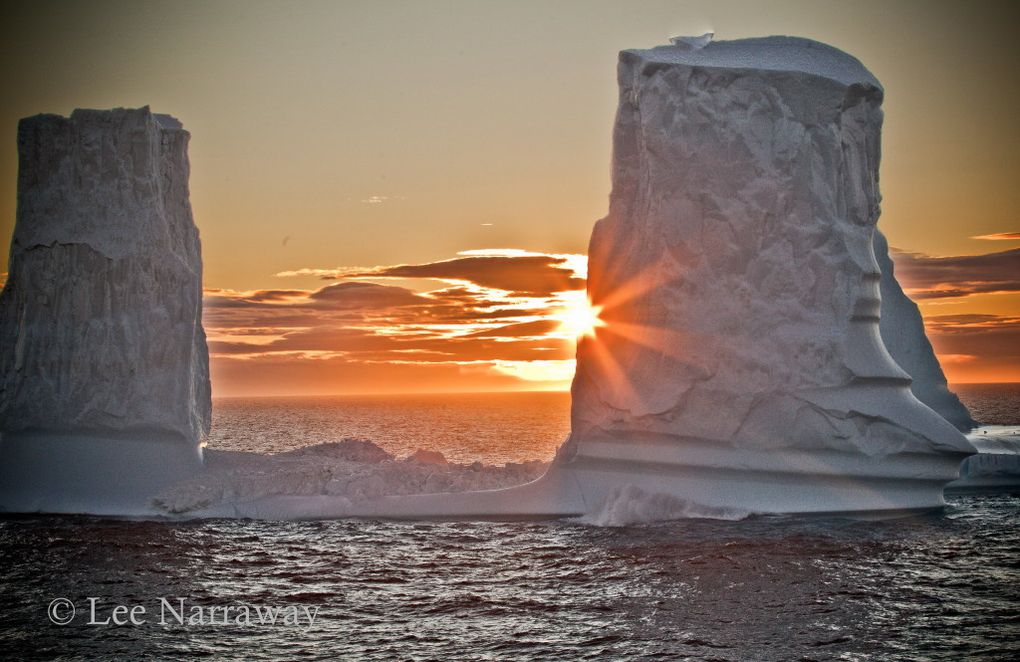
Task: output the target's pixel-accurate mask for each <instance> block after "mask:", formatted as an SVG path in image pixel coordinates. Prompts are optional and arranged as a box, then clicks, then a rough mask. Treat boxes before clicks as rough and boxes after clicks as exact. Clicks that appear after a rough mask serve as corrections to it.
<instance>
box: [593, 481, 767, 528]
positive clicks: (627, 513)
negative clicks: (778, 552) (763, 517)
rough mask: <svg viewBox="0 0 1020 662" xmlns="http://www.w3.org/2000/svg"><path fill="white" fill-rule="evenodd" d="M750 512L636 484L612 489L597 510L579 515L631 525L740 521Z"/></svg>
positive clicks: (604, 522)
mask: <svg viewBox="0 0 1020 662" xmlns="http://www.w3.org/2000/svg"><path fill="white" fill-rule="evenodd" d="M750 514H751V513H750V512H749V511H746V510H742V509H740V508H716V507H712V506H705V505H703V504H698V503H694V502H691V501H686V500H684V499H679V498H677V497H675V496H673V495H672V494H664V493H656V492H647V491H645V490H643V489H641V488H640V487H637V486H636V485H625V486H622V487H618V488H616V489H613V490H612V491H611V492H610V493H609V494H608V495H607V496H606V498H605V500H604V501H603V502H602V505H601V506H599V507H598V508H597V509H596V510H594V511H592V512H591V513H588V514H587V515H584V516H583V517H581V518H580V521H581V522H584V523H585V524H592V525H595V526H612V527H622V526H634V525H638V524H653V523H656V522H668V521H671V520H679V519H720V520H741V519H744V518H746V517H748V516H749V515H750Z"/></svg>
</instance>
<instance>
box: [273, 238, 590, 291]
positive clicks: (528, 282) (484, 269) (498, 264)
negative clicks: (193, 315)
mask: <svg viewBox="0 0 1020 662" xmlns="http://www.w3.org/2000/svg"><path fill="white" fill-rule="evenodd" d="M578 258H581V259H578ZM579 265H584V266H586V265H587V261H586V260H584V259H583V256H577V255H558V254H551V253H532V252H528V251H517V250H512V249H493V250H490V251H464V252H461V253H459V254H458V257H455V258H452V259H448V260H439V261H436V262H425V263H421V264H398V265H392V266H378V267H369V268H363V269H358V268H350V267H339V268H336V269H297V270H293V271H283V272H280V273H278V274H276V275H277V276H282V277H286V276H317V277H319V278H323V279H326V280H336V279H349V278H362V279H364V278H399V279H407V278H428V279H433V280H440V281H446V282H451V283H472V284H474V285H477V286H479V287H485V288H491V289H496V290H502V291H505V292H514V293H516V294H519V295H527V296H551V295H552V294H553V293H555V292H563V291H568V290H580V289H584V286H585V279H584V274H583V273H579V271H580V267H579Z"/></svg>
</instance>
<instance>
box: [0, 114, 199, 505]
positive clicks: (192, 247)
mask: <svg viewBox="0 0 1020 662" xmlns="http://www.w3.org/2000/svg"><path fill="white" fill-rule="evenodd" d="M188 138H189V135H188V133H187V132H186V131H184V130H183V128H182V127H181V125H180V123H179V122H177V120H175V119H173V118H171V117H169V116H165V115H154V114H152V113H151V112H149V109H148V108H142V109H135V110H130V109H117V110H112V111H96V110H76V111H75V112H74V113H73V114H72V115H71V117H70V118H65V117H59V116H55V115H38V116H35V117H30V118H26V119H24V120H22V121H21V123H20V124H19V126H18V150H19V158H20V166H19V167H20V169H19V174H18V216H17V223H16V225H15V230H14V237H13V241H12V244H11V259H10V273H9V275H8V279H7V283H6V285H5V287H4V289H3V293H2V294H0V432H2V434H3V441H2V444H3V447H2V452H0V471H6V472H7V473H10V472H14V471H15V470H16V466H17V463H18V462H20V461H27V460H25V458H26V457H28V456H31V458H32V460H31V461H32V462H35V463H36V464H38V465H39V466H38V467H37V469H38V470H39V471H42V472H43V473H44V474H46V475H55V474H54V472H59V471H62V470H65V469H66V467H62V465H66V464H69V463H74V462H75V460H74V459H73V458H74V457H76V455H74V454H72V455H70V456H66V457H59V456H54V457H52V458H50V459H49V460H48V459H47V458H46V457H44V456H45V455H46V451H45V450H44V449H45V448H48V447H50V446H54V445H59V446H63V445H67V444H72V451H73V453H75V454H81V456H82V457H83V458H84V460H85V461H86V462H87V463H88V462H89V458H93V459H95V458H98V457H100V456H102V454H103V452H105V451H99V450H98V449H97V445H102V444H100V442H101V441H102V440H106V441H109V443H111V444H119V445H125V447H126V448H127V450H126V451H124V452H126V453H128V454H127V455H124V454H123V453H122V452H121V450H118V452H117V453H114V456H115V457H111V458H109V460H110V461H112V462H117V461H118V460H117V458H118V457H120V458H121V459H124V460H126V461H127V462H128V463H130V462H131V461H132V460H131V455H130V454H131V453H132V452H137V451H138V450H139V449H140V448H141V447H142V446H151V445H152V444H154V443H156V444H161V445H163V446H167V445H169V447H170V448H171V449H174V448H176V450H164V451H157V450H156V449H155V448H153V453H155V455H154V457H153V461H154V462H155V463H156V464H160V463H162V464H164V467H165V469H166V473H171V474H172V473H175V472H176V469H175V467H177V463H180V464H181V466H185V465H194V464H195V463H196V461H197V462H198V463H199V464H200V454H199V451H198V444H199V441H200V439H201V437H202V436H203V435H204V434H205V433H206V432H208V430H209V424H210V413H211V400H210V385H209V366H208V354H207V349H206V343H205V333H204V331H203V329H202V323H201V314H202V261H201V252H200V245H199V237H198V230H197V228H196V227H195V224H194V221H193V220H192V213H191V205H190V202H189V199H188V174H189V164H188V154H187V146H188ZM135 442H137V444H136V446H137V448H136V447H132V446H131V444H132V443H135ZM108 445H109V444H106V446H108ZM118 448H119V446H118ZM86 449H89V450H86ZM53 450H54V452H56V448H55V446H54V449H53ZM92 451H95V452H94V453H92ZM164 453H165V454H166V457H164V458H163V459H160V458H161V455H162V454H164ZM175 453H176V454H177V455H179V456H181V457H179V458H178V460H179V462H177V461H175V460H174V459H172V458H171V457H170V456H173V455H174V454H175ZM26 454H27V455H26ZM47 465H51V466H47ZM4 467H6V468H4ZM177 468H180V467H177ZM136 470H137V467H135V468H129V467H124V471H123V472H122V473H125V474H127V473H132V472H133V471H136ZM142 473H146V472H145V471H142ZM152 474H153V475H152V477H153V478H155V477H158V476H159V475H160V474H161V471H160V469H159V467H158V466H154V467H152ZM36 478H37V479H38V480H42V481H43V482H44V478H39V477H38V476H37V477H36ZM64 478H66V476H65V477H64ZM80 478H81V479H82V481H85V482H87V480H86V477H85V476H81V477H80ZM72 482H73V481H72ZM26 489H31V488H30V486H29V487H26ZM9 491H10V490H8V492H9ZM80 496H81V497H82V498H85V499H87V495H80ZM56 500H58V501H59V498H56ZM0 505H4V504H2V503H0Z"/></svg>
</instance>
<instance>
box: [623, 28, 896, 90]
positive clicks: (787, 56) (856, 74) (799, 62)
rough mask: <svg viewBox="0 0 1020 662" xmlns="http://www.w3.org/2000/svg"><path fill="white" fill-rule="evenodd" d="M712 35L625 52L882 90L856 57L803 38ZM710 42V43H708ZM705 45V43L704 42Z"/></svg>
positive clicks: (669, 61)
mask: <svg viewBox="0 0 1020 662" xmlns="http://www.w3.org/2000/svg"><path fill="white" fill-rule="evenodd" d="M709 39H710V36H709V35H704V36H702V37H677V38H674V39H673V40H672V41H673V44H671V45H669V46H656V47H655V48H648V49H638V48H634V49H629V50H626V51H623V52H624V53H629V54H632V55H635V56H637V57H639V58H641V59H642V60H645V61H646V62H654V63H661V64H679V65H686V66H690V67H711V68H716V69H759V70H765V71H792V72H802V73H806V74H813V75H816V76H822V77H824V78H829V79H831V80H834V81H837V82H839V83H841V84H843V85H847V86H849V85H854V84H858V83H863V84H867V85H871V86H873V87H875V88H878V89H880V90H881V89H882V85H881V83H879V82H878V79H877V78H875V76H874V75H873V74H872V73H871V72H870V71H868V69H867V68H866V67H865V66H864V65H863V64H861V62H860V60H858V59H857V58H855V57H854V56H852V55H850V54H848V53H844V52H843V51H841V50H839V49H838V48H834V47H832V46H829V45H827V44H823V43H821V42H818V41H814V40H812V39H804V38H803V37H756V38H753V39H734V40H732V41H709ZM705 42H707V43H705ZM702 44H704V45H702Z"/></svg>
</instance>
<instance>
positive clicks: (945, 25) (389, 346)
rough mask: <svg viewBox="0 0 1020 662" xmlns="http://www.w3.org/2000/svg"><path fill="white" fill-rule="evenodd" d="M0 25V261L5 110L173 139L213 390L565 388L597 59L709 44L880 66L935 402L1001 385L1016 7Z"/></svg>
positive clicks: (596, 172)
mask: <svg viewBox="0 0 1020 662" xmlns="http://www.w3.org/2000/svg"><path fill="white" fill-rule="evenodd" d="M0 26H2V27H0V31H2V38H0V58H2V64H0V90H2V97H3V104H2V107H0V242H2V243H3V245H4V246H6V244H7V242H9V238H10V234H11V231H12V229H13V223H14V218H15V184H16V174H17V154H16V144H15V137H16V127H17V121H18V119H19V118H21V117H25V116H29V115H33V114H36V113H40V112H51V113H61V114H68V113H69V112H70V111H71V110H73V109H74V108H76V107H91V108H111V107H116V106H127V107H136V106H143V105H150V106H151V107H152V108H153V109H154V110H155V111H157V112H164V113H170V114H173V115H175V116H176V117H178V118H179V119H180V120H181V121H182V122H183V123H184V126H185V128H187V129H188V130H189V131H190V132H191V135H192V140H191V146H190V157H191V165H192V176H191V199H192V205H193V208H194V210H195V220H196V223H197V224H198V227H199V229H200V231H201V235H202V242H203V255H204V264H205V286H206V288H207V296H206V310H205V325H206V328H207V331H208V333H209V337H210V348H211V351H212V371H213V389H214V393H215V394H216V395H219V396H224V395H268V394H278V393H355V392H397V391H431V390H441V391H469V390H505V389H554V388H564V387H565V386H566V385H567V384H568V382H569V377H570V374H571V371H572V358H573V345H572V343H573V340H572V338H573V336H574V334H576V332H577V331H578V329H579V328H581V327H583V326H584V324H583V322H584V320H585V318H586V316H589V317H590V314H589V313H588V311H586V310H585V308H584V306H583V303H584V302H583V297H581V298H579V297H578V294H577V293H578V291H579V290H581V289H583V287H584V257H583V256H584V253H585V250H586V247H587V242H588V238H589V235H590V232H591V227H592V224H593V222H594V221H595V220H596V219H598V218H600V217H601V216H602V215H604V214H605V212H606V207H607V198H608V194H609V165H610V138H611V129H612V123H613V115H614V112H615V108H616V101H617V99H616V96H617V89H616V81H615V67H616V59H617V53H618V51H620V50H621V49H624V48H635V47H640V48H644V47H651V46H654V45H657V44H662V43H665V42H666V41H667V39H668V38H669V37H670V36H674V35H677V34H701V33H703V32H705V31H714V32H715V33H716V37H717V38H718V39H729V38H740V37H747V36H760V35H768V34H794V35H800V36H805V37H810V38H813V39H817V40H820V41H824V42H827V43H830V44H832V45H834V46H837V47H839V48H842V49H843V50H846V51H848V52H850V53H852V54H853V55H855V56H857V57H858V58H859V59H861V60H862V61H863V62H864V64H865V65H866V66H868V67H869V68H870V69H871V71H872V72H873V73H875V75H876V76H877V77H878V78H879V80H881V81H882V83H883V85H884V87H885V89H886V97H885V102H884V109H885V127H884V133H883V156H882V166H881V186H882V193H883V203H882V209H883V213H882V217H881V219H880V222H879V226H880V227H881V228H882V229H883V230H884V232H885V233H886V235H887V236H888V237H889V239H890V243H891V245H892V246H894V247H895V248H896V249H897V252H896V254H895V260H896V263H897V274H898V276H900V278H901V280H902V281H903V282H904V285H905V287H906V288H907V290H908V293H910V294H911V295H912V296H913V297H914V298H915V300H916V301H917V302H918V303H919V304H920V306H921V309H922V312H923V314H924V316H925V320H926V325H927V328H928V330H929V334H930V336H931V339H932V342H933V345H934V346H935V348H936V351H937V352H938V353H939V355H940V357H941V359H942V362H943V366H944V368H945V370H946V372H947V375H948V376H949V378H950V381H951V382H958V383H962V382H990V381H1020V234H1018V233H1020V214H1018V212H1020V187H1017V186H1016V182H1017V181H1018V176H1020V125H1018V123H1017V122H1016V121H1015V115H1016V109H1017V108H1018V107H1020V85H1017V76H1018V74H1017V72H1018V71H1020V68H1018V65H1020V40H1017V39H1016V33H1017V29H1018V28H1020V5H1018V4H1017V3H1012V2H938V1H923V2H908V1H901V2H895V1H884V2H869V1H861V2H827V1H825V0H815V1H808V2H795V1H787V2H737V1H725V0H716V1H712V2H707V1H704V2H703V1H682V0H656V1H640V0H631V1H628V2H622V1H621V2H607V1H601V0H584V1H580V0H578V1H567V0H562V1H560V2H530V1H517V2H492V1H490V2H485V1H475V2H461V1H438V0H437V1H407V2H398V1H386V0H381V1H375V0H373V1H370V2H342V1H336V2H290V3H284V2H259V1H245V2H186V1H182V2H144V1H137V0H136V1H133V2H102V1H96V2H87V3H86V2H81V3H76V2H45V1H37V2H31V3H20V4H19V3H4V4H3V6H2V8H0ZM2 252H3V256H4V260H3V263H2V264H0V271H4V270H5V269H6V250H3V251H2ZM589 321H590V320H589Z"/></svg>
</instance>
